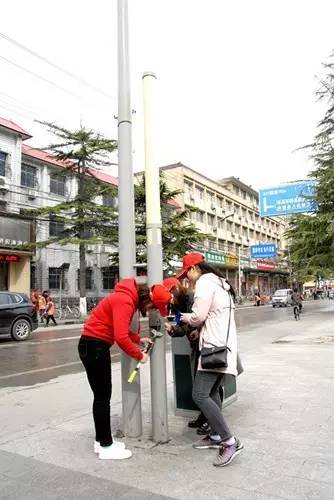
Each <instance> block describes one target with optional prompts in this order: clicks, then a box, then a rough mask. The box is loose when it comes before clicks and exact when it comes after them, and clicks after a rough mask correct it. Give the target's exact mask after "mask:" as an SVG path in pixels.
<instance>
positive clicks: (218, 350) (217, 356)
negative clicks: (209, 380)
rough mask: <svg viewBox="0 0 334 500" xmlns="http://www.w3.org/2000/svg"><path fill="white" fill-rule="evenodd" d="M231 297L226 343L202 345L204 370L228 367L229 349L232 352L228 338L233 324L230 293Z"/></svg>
mask: <svg viewBox="0 0 334 500" xmlns="http://www.w3.org/2000/svg"><path fill="white" fill-rule="evenodd" d="M229 298H230V309H229V318H228V326H227V335H226V344H225V345H224V346H221V347H216V346H214V345H212V344H211V345H212V347H202V349H201V365H202V368H204V370H212V369H216V368H227V366H228V365H227V351H230V352H231V349H229V348H228V347H227V343H228V338H229V335H230V325H231V309H232V304H231V295H230V293H229Z"/></svg>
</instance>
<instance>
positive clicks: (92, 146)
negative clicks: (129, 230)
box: [28, 122, 118, 313]
mask: <svg viewBox="0 0 334 500" xmlns="http://www.w3.org/2000/svg"><path fill="white" fill-rule="evenodd" d="M40 123H42V124H43V125H44V126H46V127H47V128H48V129H49V131H50V132H52V133H53V134H54V135H55V136H56V137H57V138H58V142H56V143H54V144H51V145H50V146H48V147H47V150H48V151H49V152H50V154H52V156H53V157H54V158H56V159H57V160H59V161H62V162H63V163H64V169H63V172H62V174H63V175H67V176H71V177H75V178H76V179H77V184H78V193H77V195H76V197H75V198H74V199H73V200H69V201H65V202H62V203H59V204H57V205H55V206H48V207H43V208H38V209H34V210H29V211H28V213H29V215H30V216H32V217H35V218H36V219H37V220H38V218H39V219H41V218H42V219H43V220H44V221H49V222H58V223H60V225H61V226H62V225H63V230H62V231H59V235H58V236H55V237H51V238H49V239H48V240H46V241H43V242H37V243H36V244H35V245H36V246H38V247H45V246H48V245H50V244H51V243H58V244H60V245H68V244H74V245H78V246H79V290H80V307H81V310H82V312H84V313H85V312H86V309H87V306H86V247H87V245H88V244H94V243H101V241H103V242H106V243H115V242H117V239H118V233H117V225H118V224H117V220H118V216H117V213H116V211H115V208H114V207H113V206H104V205H101V204H99V203H98V202H97V198H98V197H101V196H104V195H108V196H111V197H112V196H116V191H115V188H114V187H113V186H108V185H106V184H104V183H102V182H100V181H99V180H98V179H97V177H96V175H95V174H96V170H95V169H94V168H93V167H97V168H98V167H99V166H101V165H108V164H110V162H109V155H110V153H111V152H113V151H114V150H115V149H116V148H117V143H116V141H114V140H110V139H106V138H104V137H103V136H101V135H100V134H98V133H96V132H94V131H93V130H90V129H86V128H85V127H83V126H81V127H80V128H79V129H78V130H73V131H72V130H67V129H65V128H63V127H60V126H58V125H56V124H54V123H48V122H40ZM61 226H60V227H61Z"/></svg>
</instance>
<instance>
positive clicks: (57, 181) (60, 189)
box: [50, 174, 65, 196]
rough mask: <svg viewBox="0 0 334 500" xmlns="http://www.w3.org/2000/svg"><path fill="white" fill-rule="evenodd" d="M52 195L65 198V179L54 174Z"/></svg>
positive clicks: (51, 183)
mask: <svg viewBox="0 0 334 500" xmlns="http://www.w3.org/2000/svg"><path fill="white" fill-rule="evenodd" d="M50 193H54V194H58V195H59V196H65V177H64V176H63V175H57V174H53V175H51V176H50Z"/></svg>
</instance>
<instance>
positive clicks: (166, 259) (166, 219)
mask: <svg viewBox="0 0 334 500" xmlns="http://www.w3.org/2000/svg"><path fill="white" fill-rule="evenodd" d="M179 194H181V191H179V190H170V189H169V188H168V186H167V184H166V181H165V179H164V178H163V176H162V175H161V176H160V200H161V219H162V249H163V263H164V266H165V267H168V266H170V264H171V261H172V260H174V259H175V257H181V256H182V255H184V254H185V253H186V252H187V251H189V249H191V247H192V246H195V245H197V244H200V243H201V242H203V241H204V240H205V239H207V238H208V235H207V234H204V233H201V232H200V231H199V230H198V229H197V228H196V226H195V225H194V224H192V223H191V222H190V221H189V219H190V214H191V212H196V208H186V209H184V210H179V209H178V210H177V209H176V208H175V207H174V206H173V202H174V201H175V199H176V198H177V197H178V195H179ZM135 220H136V243H137V262H147V242H146V200H145V177H144V176H143V177H142V179H141V180H140V182H139V184H137V185H135Z"/></svg>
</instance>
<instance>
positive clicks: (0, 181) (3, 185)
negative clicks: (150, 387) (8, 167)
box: [0, 177, 9, 193]
mask: <svg viewBox="0 0 334 500" xmlns="http://www.w3.org/2000/svg"><path fill="white" fill-rule="evenodd" d="M8 190H9V183H8V180H7V179H6V178H5V177H0V191H2V192H3V193H6V192H7V191H8Z"/></svg>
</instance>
